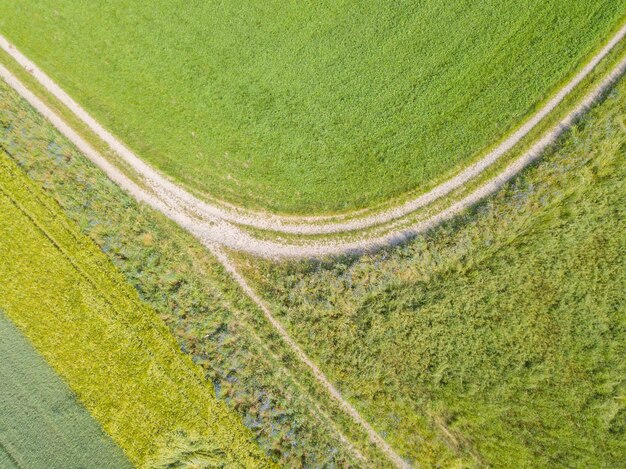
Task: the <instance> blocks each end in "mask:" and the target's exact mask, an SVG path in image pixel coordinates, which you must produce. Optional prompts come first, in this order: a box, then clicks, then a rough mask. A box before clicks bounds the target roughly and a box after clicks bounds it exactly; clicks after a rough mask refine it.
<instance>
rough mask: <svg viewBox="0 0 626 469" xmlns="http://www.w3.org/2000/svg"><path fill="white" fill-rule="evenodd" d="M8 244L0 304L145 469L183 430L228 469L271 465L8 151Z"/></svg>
mask: <svg viewBox="0 0 626 469" xmlns="http://www.w3.org/2000/svg"><path fill="white" fill-rule="evenodd" d="M0 240H1V241H0V258H2V260H3V261H2V263H1V264H0V308H2V309H3V310H4V311H5V312H6V314H7V316H8V317H9V318H10V319H11V320H12V321H13V322H14V323H15V324H16V325H17V326H18V327H19V328H20V329H21V330H22V331H23V332H24V334H25V335H26V336H27V337H28V339H29V340H30V341H31V342H32V344H33V345H34V347H35V348H36V349H37V350H38V351H39V352H40V353H41V354H42V355H43V357H44V358H45V359H46V360H47V361H48V363H50V364H51V365H52V367H54V369H55V370H56V371H57V372H58V373H59V375H60V376H61V377H62V378H63V379H64V380H65V381H66V382H67V383H68V384H69V386H70V387H71V389H72V390H73V391H74V392H75V393H76V395H77V397H78V399H79V400H80V401H81V402H82V403H83V404H84V405H85V407H86V408H87V409H88V410H89V411H90V412H91V414H92V415H93V416H94V418H95V419H96V420H97V421H98V422H99V423H100V424H101V425H102V427H103V428H104V430H105V431H106V432H107V433H108V434H109V435H111V437H112V438H113V439H114V440H115V441H116V442H117V443H118V444H119V446H120V447H121V448H122V449H123V450H124V451H125V452H126V454H127V455H128V457H129V458H130V460H131V461H132V462H133V463H134V464H135V465H138V466H140V467H144V466H145V463H146V459H147V458H148V457H151V456H153V454H154V452H155V451H156V440H157V438H158V437H159V436H162V435H167V434H168V433H173V432H176V431H180V430H183V431H189V432H194V433H198V434H200V435H202V436H204V438H206V439H207V440H208V441H209V442H210V443H211V444H212V445H213V446H216V447H218V448H220V450H221V451H222V454H223V459H224V461H225V462H226V463H227V464H230V465H236V466H238V467H255V468H256V467H269V466H270V463H269V461H268V460H266V458H265V456H264V455H263V454H262V452H261V450H260V449H259V448H258V446H257V445H256V444H255V442H254V441H253V440H252V434H251V433H250V431H249V430H248V429H246V428H245V427H244V426H243V424H242V423H241V421H240V420H239V418H238V416H237V415H236V414H235V413H233V412H230V411H229V410H228V409H227V407H226V406H225V405H224V403H222V402H219V401H218V400H217V399H216V398H215V394H214V390H213V388H212V386H210V384H209V383H206V381H205V380H204V376H203V375H202V373H200V369H199V367H196V366H195V365H194V364H193V363H192V361H191V360H190V359H189V357H187V356H185V355H184V354H182V353H181V352H180V350H179V349H178V347H177V344H176V342H175V341H174V339H173V338H172V336H171V335H170V334H169V331H168V330H167V328H166V327H165V325H164V324H163V322H162V321H161V320H160V319H159V317H158V316H157V315H156V314H155V312H154V311H153V310H151V309H150V308H148V307H147V306H146V305H144V304H143V303H142V302H141V301H140V300H139V297H138V296H137V293H136V291H135V290H134V289H133V288H132V287H131V286H130V285H128V284H127V283H126V282H125V279H124V278H123V277H122V276H121V275H120V274H119V273H118V272H117V271H116V270H115V269H114V268H113V266H112V265H111V264H110V263H109V261H108V259H107V258H106V257H105V256H104V254H102V252H100V250H99V249H98V248H97V247H96V246H95V245H94V244H93V243H92V242H91V240H89V239H88V238H87V237H85V236H84V235H82V234H81V233H80V232H79V231H78V230H77V229H76V227H75V226H74V225H73V224H72V223H70V222H69V220H67V218H66V217H65V216H64V215H63V214H62V213H61V211H60V209H59V207H58V205H56V204H55V203H54V201H53V200H51V199H50V198H49V197H47V196H45V195H44V194H43V193H42V192H41V190H40V189H38V188H36V187H35V186H34V185H33V184H32V182H30V181H29V180H28V178H27V177H26V175H24V174H23V172H22V171H21V170H20V169H19V168H18V167H17V165H16V164H15V163H14V162H13V161H11V160H10V159H9V158H8V156H7V155H6V154H5V153H4V152H0ZM32 371H33V373H36V370H32ZM33 376H35V375H33ZM3 421H4V417H3ZM86 437H87V435H86ZM39 443H41V442H39ZM68 456H70V455H68ZM87 456H88V454H86V455H85V457H87ZM89 465H90V466H91V464H89Z"/></svg>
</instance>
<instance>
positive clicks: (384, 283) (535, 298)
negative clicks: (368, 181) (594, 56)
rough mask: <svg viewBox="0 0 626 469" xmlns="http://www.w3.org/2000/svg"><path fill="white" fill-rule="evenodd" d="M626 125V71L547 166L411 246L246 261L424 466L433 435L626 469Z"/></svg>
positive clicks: (462, 444) (463, 444)
mask: <svg viewBox="0 0 626 469" xmlns="http://www.w3.org/2000/svg"><path fill="white" fill-rule="evenodd" d="M625 119H626V82H624V80H622V82H621V83H620V84H619V85H618V86H617V89H616V90H615V91H613V92H612V93H611V94H610V96H609V97H608V98H607V100H606V101H605V102H604V103H602V104H601V105H599V106H598V107H597V108H596V109H595V110H594V111H593V112H592V113H591V115H590V116H589V117H588V118H586V119H585V121H584V122H583V123H582V124H581V125H579V126H578V127H577V128H575V129H573V130H572V131H571V133H570V134H569V135H568V136H567V138H565V139H564V140H563V141H562V142H561V143H560V144H559V146H558V148H557V149H556V150H554V151H552V152H550V153H549V154H548V155H546V156H545V157H544V159H543V160H542V161H541V162H540V163H539V164H538V165H537V166H536V167H534V168H531V169H529V170H527V171H526V172H525V173H524V175H523V176H522V177H520V178H519V179H518V180H517V181H516V182H514V183H512V184H510V185H508V186H507V187H505V188H504V189H503V190H501V191H500V192H499V193H498V194H497V196H495V197H494V198H492V199H490V200H488V201H486V202H485V203H483V204H482V205H480V206H479V207H477V208H476V209H475V210H471V211H469V212H467V213H466V214H465V215H464V216H463V217H459V218H457V219H455V220H454V221H453V222H450V223H446V224H445V225H443V226H442V227H440V228H438V229H435V230H433V231H432V232H430V233H428V234H426V235H424V236H420V237H418V238H417V239H416V240H415V241H413V242H411V243H408V244H407V245H406V246H404V247H399V248H395V249H391V248H390V249H388V250H386V251H385V252H382V253H379V254H376V255H368V256H362V257H360V258H354V259H352V258H346V259H339V260H335V261H330V260H329V261H327V262H320V261H310V262H300V263H295V262H281V263H274V262H265V261H262V262H260V261H259V260H258V259H246V258H243V257H242V258H241V262H240V263H241V266H242V267H245V269H244V273H245V274H246V276H247V277H249V278H250V279H254V283H256V285H257V287H258V289H259V291H262V292H263V293H264V296H265V298H266V299H267V301H268V302H269V303H270V304H271V305H272V306H273V309H274V310H275V311H277V312H279V313H277V314H279V318H280V320H281V321H282V322H283V323H284V324H285V325H286V327H287V329H288V331H289V333H291V334H292V335H293V337H294V338H295V339H296V340H297V341H298V342H299V343H301V344H302V345H303V347H304V348H305V349H306V351H307V352H308V353H309V354H310V355H311V356H312V357H313V358H314V359H315V360H316V361H317V362H318V363H321V364H324V369H325V371H326V372H327V373H328V375H329V376H330V377H331V379H332V380H333V381H334V382H336V383H337V385H338V386H339V387H340V389H341V390H342V392H343V393H344V395H345V396H349V397H350V399H351V401H352V402H354V403H355V405H356V406H357V408H358V409H359V410H360V411H361V412H362V413H363V415H365V416H366V418H368V419H369V420H370V421H371V422H372V423H373V424H374V425H376V426H377V427H378V428H380V429H381V432H383V434H385V435H387V438H388V441H389V442H391V443H392V444H393V445H394V447H396V448H398V449H399V451H400V452H401V454H404V455H407V456H410V457H411V458H412V459H413V460H414V461H416V462H421V461H423V458H424V452H425V450H426V448H425V446H424V442H423V437H422V435H424V434H427V433H428V431H429V429H430V430H431V431H434V432H437V433H438V434H439V437H440V438H441V439H442V440H444V441H446V442H447V445H448V446H449V447H450V448H453V449H454V450H455V451H456V452H458V453H459V454H464V455H466V456H467V457H468V458H469V459H470V460H473V461H474V463H475V464H476V465H478V466H486V467H624V466H626V400H625V396H626V382H625V381H624V377H625V376H626V362H625V361H624V353H625V351H626V335H625V334H624V331H625V330H626V256H625V255H624V253H626V199H624V194H625V193H626V183H625V181H626V127H625V126H624V123H625V122H626V121H625ZM418 429H419V430H418ZM429 466H430V464H429Z"/></svg>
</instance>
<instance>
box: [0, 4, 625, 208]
mask: <svg viewBox="0 0 626 469" xmlns="http://www.w3.org/2000/svg"><path fill="white" fill-rule="evenodd" d="M625 14H626V3H624V2H623V1H614V0H581V1H576V2H571V1H567V0H524V1H521V2H520V1H513V0H498V1H495V2H474V4H472V5H468V4H467V2H463V1H460V0H455V1H453V2H450V1H444V0H428V1H426V2H415V3H413V4H410V5H407V4H406V3H404V2H374V1H368V2H366V3H363V2H361V3H358V4H357V3H350V2H341V3H337V2H321V3H320V2H294V3H285V2H274V1H272V2H264V3H263V4H262V5H261V4H259V3H258V2H203V3H201V4H200V3H197V2H181V1H178V2H169V1H163V0H159V1H157V2H150V3H146V2H140V1H138V0H118V1H115V2H91V3H90V4H89V5H88V6H85V5H83V4H79V3H76V2H74V1H71V0H61V1H59V0H54V1H53V0H18V1H15V0H0V33H2V34H4V35H6V36H7V37H8V38H9V39H10V40H11V41H13V42H14V43H15V44H16V45H17V46H18V47H19V48H20V49H21V50H22V51H23V52H24V53H26V54H27V55H28V56H29V57H31V58H32V59H33V60H34V61H35V62H36V63H37V64H38V65H40V66H41V67H42V68H43V69H44V70H45V71H46V72H47V73H49V74H50V75H51V76H52V78H53V79H55V80H57V81H58V82H59V83H60V84H61V86H63V87H64V88H65V89H66V90H67V91H68V92H69V93H70V94H71V95H72V96H73V97H75V98H76V99H77V100H78V101H79V102H80V103H81V104H83V105H84V106H85V107H86V108H87V109H88V110H89V111H90V112H92V113H93V114H94V116H95V117H96V118H98V119H99V120H100V121H101V122H102V123H104V124H105V126H107V127H108V128H110V129H112V130H113V131H114V133H115V134H117V135H118V136H119V137H121V138H122V139H123V140H124V141H125V142H127V143H128V144H129V146H130V147H131V148H133V149H134V150H135V151H137V152H138V153H139V154H140V155H141V156H142V157H144V158H146V159H147V160H148V161H149V162H151V163H153V164H154V165H155V166H157V167H158V168H160V169H161V170H163V171H164V172H166V173H167V174H170V175H172V176H173V177H175V178H176V179H178V180H179V181H181V182H183V183H184V184H186V185H188V186H189V187H192V188H195V189H198V190H200V191H203V192H206V193H207V194H210V195H212V196H216V197H218V198H220V199H225V200H227V201H230V202H235V203H239V204H242V205H245V206H247V207H251V208H266V209H270V210H274V211H280V212H293V213H303V212H328V211H341V210H345V209H351V208H358V207H364V206H367V205H369V204H372V203H375V202H380V201H383V200H385V199H387V198H389V197H392V196H396V195H399V194H402V193H404V192H406V191H409V190H412V189H416V188H419V187H421V186H423V185H425V184H427V183H428V182H429V181H431V180H432V179H433V178H436V177H438V176H442V175H444V174H446V173H447V172H449V171H451V170H452V169H453V168H456V167H458V166H459V165H463V164H464V163H467V162H468V161H469V160H470V159H471V158H472V157H474V156H476V155H477V154H478V153H479V152H480V151H481V150H483V149H484V148H485V147H486V146H488V145H490V144H492V143H493V142H494V141H495V140H497V139H498V138H499V137H501V136H502V135H504V134H505V133H506V132H507V131H509V130H510V129H511V128H512V127H514V126H515V125H516V124H517V123H518V122H519V121H520V120H521V119H522V118H523V117H524V116H526V115H528V114H529V113H530V112H532V110H533V108H534V107H535V106H536V105H537V104H538V103H539V102H540V101H541V100H543V99H544V98H545V97H546V96H547V95H548V94H549V93H550V92H551V91H553V90H554V89H555V87H557V86H558V85H559V84H560V83H561V82H562V80H564V79H565V78H566V76H568V75H569V74H571V73H572V72H573V71H574V70H575V69H576V67H577V66H579V65H580V64H581V63H582V62H583V61H584V60H585V58H586V57H588V56H589V54H590V53H591V52H592V51H593V50H594V49H595V48H596V47H597V46H598V45H599V43H600V42H601V41H602V40H603V39H605V38H607V37H608V35H609V34H610V32H611V31H612V29H613V28H614V27H615V26H616V24H617V23H618V22H619V20H620V19H621V18H622V17H623V16H624V15H625ZM243 46H245V47H243ZM451 124H454V125H451ZM294 188H296V189H295V190H294Z"/></svg>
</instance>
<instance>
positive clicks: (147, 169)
mask: <svg viewBox="0 0 626 469" xmlns="http://www.w3.org/2000/svg"><path fill="white" fill-rule="evenodd" d="M624 37H626V24H624V25H623V26H622V27H621V28H620V29H619V30H618V31H617V32H616V33H615V34H614V35H613V36H612V37H611V38H610V39H609V40H608V42H607V43H606V44H605V45H604V46H603V47H602V48H601V49H600V51H598V52H597V53H596V54H595V55H594V56H593V57H592V58H591V59H590V60H589V61H588V62H587V63H586V64H585V65H584V66H583V67H582V68H581V69H580V70H579V71H578V72H577V73H576V75H575V76H574V77H573V78H572V79H571V80H570V81H569V82H567V83H566V84H565V85H564V86H563V87H562V88H561V89H560V90H558V91H557V93H556V94H555V95H554V96H553V97H552V98H551V99H550V100H549V101H548V102H547V103H545V104H544V106H543V107H542V108H541V109H540V110H539V111H537V112H536V113H535V114H534V115H533V116H532V117H531V118H530V119H528V120H527V121H526V122H524V123H523V124H522V125H521V126H520V127H519V128H517V130H515V131H514V132H513V133H512V134H510V135H509V136H508V137H507V138H506V139H505V140H504V141H502V142H501V143H499V144H498V145H497V146H496V148H494V149H493V150H491V151H490V152H489V153H487V155H485V156H484V157H483V158H482V159H480V160H479V161H477V162H475V163H473V164H471V165H470V166H468V167H466V168H465V169H463V170H461V172H460V173H458V174H457V175H456V176H453V177H452V178H450V179H448V180H447V181H445V182H443V183H441V184H439V185H438V186H436V187H434V188H433V189H431V190H430V191H428V192H426V193H424V194H421V195H419V196H417V197H415V198H412V199H410V200H409V201H407V202H404V203H403V204H401V205H399V206H396V207H391V208H389V209H386V210H383V211H381V212H378V213H374V214H371V215H366V216H363V217H359V218H355V219H352V220H348V221H339V222H336V221H334V222H330V223H317V222H315V221H314V220H318V221H319V220H320V219H324V218H331V217H332V216H330V217H328V216H326V217H325V216H321V217H315V216H311V217H306V216H304V217H300V219H301V220H302V221H300V222H294V219H296V220H297V219H298V217H294V216H280V215H276V214H271V213H261V212H252V211H250V210H247V209H244V208H243V207H241V208H238V207H231V208H230V209H229V208H226V205H229V204H225V203H224V204H221V206H217V205H213V204H210V203H208V202H205V201H203V200H200V199H198V198H197V197H196V196H194V195H193V194H191V193H190V192H188V191H187V190H186V189H184V188H183V187H181V186H180V185H178V184H176V183H175V182H173V181H171V180H170V179H169V178H168V177H166V176H164V175H163V174H161V173H160V172H159V171H157V170H156V169H155V168H153V167H152V166H151V165H149V164H147V163H146V162H144V161H143V160H142V159H141V158H139V157H138V156H137V155H136V154H135V153H133V152H132V151H131V150H130V149H129V148H128V147H126V146H125V145H124V144H123V143H122V142H121V141H120V140H119V139H117V138H116V137H115V136H114V135H113V134H111V133H110V132H109V131H108V130H106V129H105V128H104V127H103V126H102V125H101V124H100V123H98V122H97V121H96V120H95V119H94V118H93V117H92V116H91V115H90V114H89V113H88V112H87V111H86V110H85V109H83V108H82V107H81V106H80V105H79V104H78V103H77V102H76V101H75V100H74V99H73V98H71V97H70V96H69V95H68V94H67V93H66V92H65V91H63V89H62V88H61V87H60V86H59V85H58V84H56V83H55V82H54V81H53V80H52V79H51V78H50V77H49V76H48V75H46V74H45V73H44V72H43V71H42V70H41V69H39V68H38V67H37V66H36V65H35V64H34V63H33V62H32V61H31V60H29V59H28V58H27V57H26V56H25V55H24V54H22V53H21V52H20V51H19V50H18V49H16V48H15V46H13V45H12V44H11V43H10V42H9V41H8V40H7V39H6V38H5V37H4V36H2V35H0V48H2V49H3V50H4V51H5V52H6V53H7V54H9V55H10V56H11V57H12V58H13V59H14V60H15V61H16V62H17V63H18V64H19V65H20V66H21V67H22V68H24V69H25V70H26V71H28V72H29V73H30V74H31V75H32V76H33V77H34V78H35V79H36V80H37V82H38V83H39V84H40V85H42V86H43V87H44V88H45V89H46V90H47V91H48V92H50V93H51V94H52V95H53V96H54V97H55V98H56V99H58V100H59V101H60V102H61V103H62V104H63V105H64V106H66V107H67V108H68V109H69V111H70V112H72V113H73V114H74V115H75V116H76V117H77V118H78V119H79V120H80V121H81V122H83V123H84V124H85V125H87V126H88V127H89V129H90V130H91V131H92V132H94V134H96V135H97V136H98V137H99V138H100V139H102V140H103V141H104V142H105V143H106V144H107V145H108V146H109V147H110V148H111V149H112V150H113V151H114V152H115V153H116V154H118V155H119V156H120V157H121V158H122V160H123V161H124V162H125V163H126V164H128V165H129V166H130V167H131V168H132V169H133V170H134V171H135V172H136V173H137V175H138V176H140V177H141V178H142V180H143V182H144V183H145V184H146V185H147V186H149V187H150V188H151V190H152V191H153V192H155V193H156V194H158V195H159V196H161V197H162V198H163V197H164V198H167V199H169V200H171V201H172V202H173V203H174V204H176V205H178V206H180V207H181V208H184V209H185V210H187V211H189V212H191V213H194V214H196V215H197V216H199V217H201V218H205V219H209V220H211V219H219V220H222V221H226V222H229V223H233V224H238V225H243V226H248V227H252V228H256V229H260V230H267V231H272V232H276V233H285V234H295V235H298V234H300V235H318V234H332V233H342V232H349V231H357V230H360V229H364V228H370V227H373V226H377V225H382V224H385V223H388V222H390V221H393V220H396V219H398V218H402V217H404V216H406V215H409V214H410V213H412V212H414V211H416V210H418V209H420V208H422V207H424V206H426V205H428V204H430V203H432V202H434V201H435V200H437V199H439V198H441V197H443V196H445V195H447V194H449V193H450V192H452V191H453V190H454V189H456V188H459V187H461V186H462V185H463V184H465V183H466V182H468V181H469V180H471V179H473V178H475V177H477V176H478V175H480V174H481V173H482V172H483V171H485V170H486V169H487V168H488V167H490V166H491V165H493V164H494V163H495V162H496V161H497V160H498V159H500V158H501V157H502V156H503V155H504V154H506V153H507V152H508V151H509V150H511V149H512V148H513V147H514V146H515V145H517V144H518V143H519V142H520V141H521V140H522V138H524V137H525V136H526V135H528V133H529V132H530V131H531V130H533V129H534V128H535V127H536V126H537V125H538V124H539V123H540V122H541V121H542V120H543V119H544V118H545V117H546V116H548V115H549V114H550V113H551V112H552V111H553V110H554V109H555V108H556V107H557V106H558V105H559V104H560V103H562V102H563V100H564V99H565V98H566V97H567V96H568V95H569V94H570V93H571V92H572V90H574V88H575V87H576V86H577V85H579V84H580V83H581V82H582V81H583V80H584V79H585V78H586V77H587V76H588V75H589V74H590V73H591V72H592V71H593V70H594V69H595V67H596V66H597V65H598V64H599V63H600V62H601V61H602V59H604V58H605V57H606V56H607V55H608V54H609V53H610V52H611V51H612V50H613V49H614V48H615V47H616V46H617V44H618V43H619V42H620V41H621V40H622V39H624ZM358 212H359V211H358V210H357V211H354V212H353V213H358ZM349 216H350V213H347V214H341V215H338V216H337V217H349ZM304 220H309V221H304ZM218 242H219V241H218ZM221 244H223V243H221Z"/></svg>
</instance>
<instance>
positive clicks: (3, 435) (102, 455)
mask: <svg viewBox="0 0 626 469" xmlns="http://www.w3.org/2000/svg"><path fill="white" fill-rule="evenodd" d="M0 356H1V357H2V360H0V467H2V468H5V469H9V468H15V469H19V468H33V469H36V468H41V469H48V468H51V467H58V468H67V469H71V468H79V467H98V468H102V469H123V468H131V467H132V466H131V464H130V463H129V462H128V460H127V459H126V457H125V456H124V453H123V452H122V451H121V450H120V449H119V448H118V447H117V446H116V445H115V444H114V443H113V441H111V439H110V437H108V436H107V435H106V434H105V433H104V432H103V431H102V428H100V426H99V425H98V424H97V423H96V422H95V421H94V420H93V418H92V417H91V416H90V415H89V413H88V412H87V411H86V410H85V409H84V408H83V406H82V405H81V404H80V403H78V402H77V401H76V398H75V397H74V395H73V393H72V391H71V390H70V389H69V388H68V387H67V384H65V383H64V382H63V381H62V380H61V379H60V378H59V376H58V375H57V374H56V373H55V372H54V370H53V369H52V368H50V366H49V365H48V364H47V363H46V362H45V361H44V360H43V358H42V357H41V356H40V355H38V354H37V352H36V351H35V350H34V349H33V347H32V346H31V345H30V344H29V343H28V341H27V340H26V338H25V337H24V336H23V335H22V334H21V333H20V332H19V331H18V330H17V329H16V328H15V326H14V325H13V324H11V322H10V321H8V320H7V318H6V317H5V316H4V314H3V313H2V312H0Z"/></svg>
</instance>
